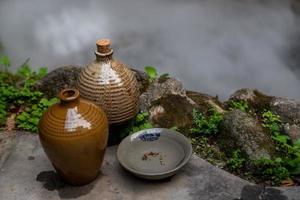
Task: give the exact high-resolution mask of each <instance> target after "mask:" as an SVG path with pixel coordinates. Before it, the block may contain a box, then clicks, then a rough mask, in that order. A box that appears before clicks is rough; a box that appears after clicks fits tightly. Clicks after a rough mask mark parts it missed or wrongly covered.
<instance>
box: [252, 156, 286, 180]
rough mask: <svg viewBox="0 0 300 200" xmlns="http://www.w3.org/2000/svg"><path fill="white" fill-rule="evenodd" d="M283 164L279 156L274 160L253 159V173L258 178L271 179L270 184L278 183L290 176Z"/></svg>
mask: <svg viewBox="0 0 300 200" xmlns="http://www.w3.org/2000/svg"><path fill="white" fill-rule="evenodd" d="M284 165H285V163H284V161H283V160H282V159H281V158H276V159H274V160H271V159H268V158H261V159H258V160H256V161H254V166H255V171H254V174H255V175H256V176H258V177H260V179H263V180H269V181H271V185H280V183H281V182H282V181H283V180H285V179H287V178H289V177H290V173H289V171H288V170H287V169H286V167H284Z"/></svg>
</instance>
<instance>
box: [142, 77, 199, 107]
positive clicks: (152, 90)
mask: <svg viewBox="0 0 300 200" xmlns="http://www.w3.org/2000/svg"><path fill="white" fill-rule="evenodd" d="M167 95H179V96H182V97H186V93H185V90H184V89H183V87H182V83H181V82H180V81H179V80H177V79H175V78H168V79H167V80H165V81H164V82H160V81H158V80H156V81H155V82H154V83H152V84H151V85H150V86H149V87H148V89H147V90H146V91H145V92H144V93H143V94H142V95H141V96H140V99H139V105H140V109H141V110H142V111H148V110H149V109H150V107H151V106H152V104H153V102H155V101H157V100H159V99H160V98H162V97H164V96H167ZM188 100H189V101H191V102H192V103H194V102H193V101H192V100H191V99H188Z"/></svg>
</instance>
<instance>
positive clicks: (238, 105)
mask: <svg viewBox="0 0 300 200" xmlns="http://www.w3.org/2000/svg"><path fill="white" fill-rule="evenodd" d="M228 105H229V109H231V110H232V109H239V110H241V111H243V112H249V110H250V109H249V105H248V103H247V102H246V101H229V102H228Z"/></svg>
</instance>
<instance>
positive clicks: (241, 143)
mask: <svg viewBox="0 0 300 200" xmlns="http://www.w3.org/2000/svg"><path fill="white" fill-rule="evenodd" d="M220 130H221V133H220V135H219V145H220V147H221V149H223V150H224V151H225V153H226V154H227V155H231V153H232V151H234V150H236V149H241V150H242V152H243V153H245V154H246V155H247V156H248V157H249V158H250V159H253V160H254V159H259V158H261V157H266V158H272V157H273V156H274V155H275V152H276V149H275V146H274V143H273V140H272V138H271V136H270V135H269V134H268V133H266V132H265V131H264V130H263V128H262V126H261V124H260V123H259V122H258V121H257V120H255V119H254V118H253V117H252V116H250V115H249V114H247V113H244V112H242V111H240V110H233V111H229V112H227V113H225V114H224V119H223V121H222V122H221V129H220Z"/></svg>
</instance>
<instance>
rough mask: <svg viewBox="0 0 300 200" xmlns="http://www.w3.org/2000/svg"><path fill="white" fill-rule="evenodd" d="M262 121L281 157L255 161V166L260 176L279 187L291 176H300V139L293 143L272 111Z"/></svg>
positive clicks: (263, 115)
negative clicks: (282, 130) (282, 131)
mask: <svg viewBox="0 0 300 200" xmlns="http://www.w3.org/2000/svg"><path fill="white" fill-rule="evenodd" d="M262 120H263V126H264V127H265V128H266V129H268V130H269V131H270V134H271V136H272V139H273V140H274V142H275V143H276V146H277V150H278V151H279V152H280V153H281V157H277V158H276V159H268V158H261V159H259V160H256V161H254V165H255V166H256V168H257V170H256V172H257V174H258V175H259V176H261V177H263V178H264V179H269V180H271V181H272V183H274V184H275V185H278V184H279V183H280V182H281V181H283V180H285V179H286V178H288V177H290V176H291V175H299V174H300V139H299V140H298V141H296V142H295V143H292V142H291V140H290V138H289V136H287V135H285V134H283V133H281V119H280V116H278V115H276V114H274V113H272V112H271V111H264V112H263V113H262Z"/></svg>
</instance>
